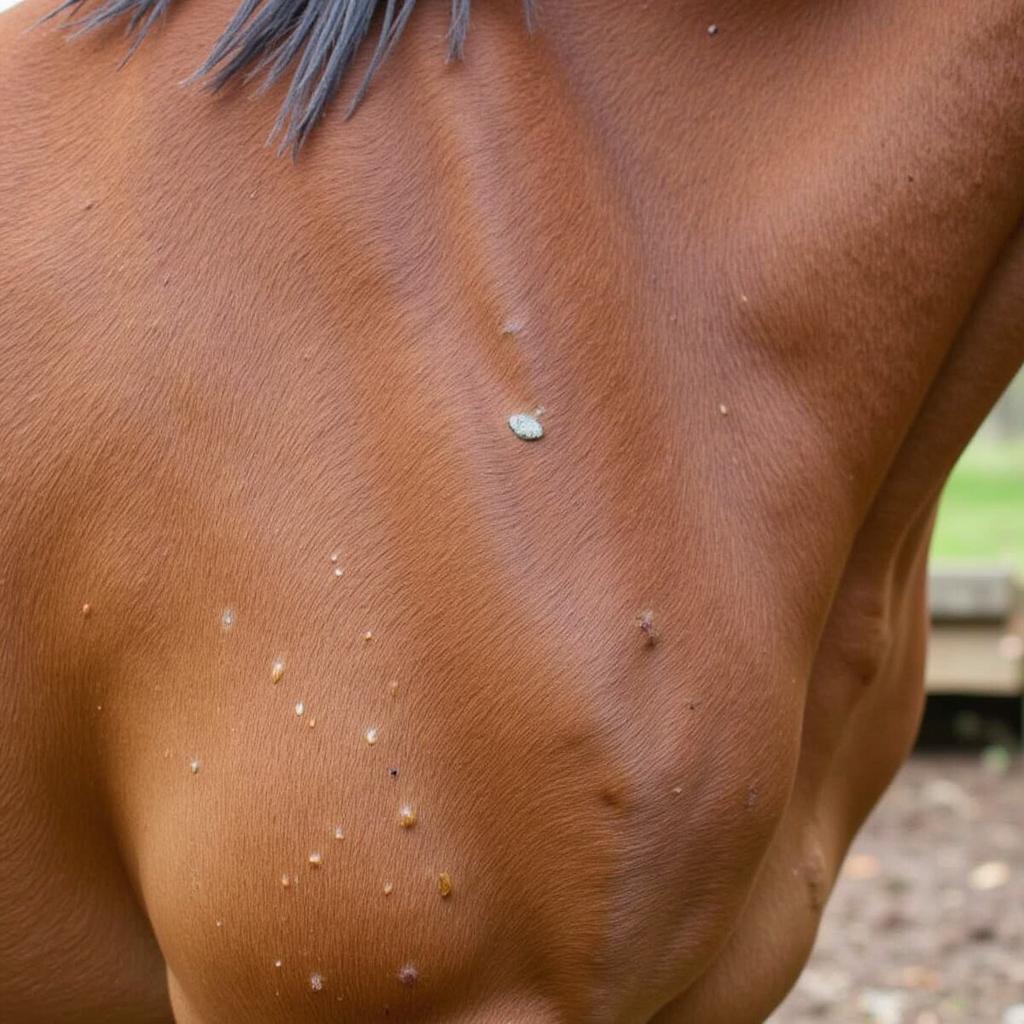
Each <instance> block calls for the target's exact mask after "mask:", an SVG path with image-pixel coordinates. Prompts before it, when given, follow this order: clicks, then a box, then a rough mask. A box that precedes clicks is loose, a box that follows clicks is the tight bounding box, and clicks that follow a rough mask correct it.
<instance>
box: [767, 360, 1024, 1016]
mask: <svg viewBox="0 0 1024 1024" xmlns="http://www.w3.org/2000/svg"><path fill="white" fill-rule="evenodd" d="M1022 581H1024V372H1022V373H1021V374H1019V375H1018V377H1017V380H1016V381H1015V382H1014V384H1013V385H1012V386H1011V388H1010V390H1009V391H1008V392H1007V394H1006V396H1005V397H1004V398H1003V400H1002V401H1001V402H1000V404H999V406H998V407H997V408H996V409H995V410H994V411H993V413H992V415H991V416H990V417H989V419H988V422H987V423H986V424H985V426H984V428H983V429H982V430H981V432H980V433H979V434H978V436H977V437H976V438H975V440H974V441H973V442H972V444H971V446H970V447H969V448H968V449H967V451H966V452H965V453H964V455H963V457H962V458H961V460H960V462H959V464H958V465H957V468H956V470H955V471H954V472H953V475H952V477H951V478H950V481H949V485H948V487H947V488H946V492H945V495H944V497H943V500H942V505H941V507H940V510H939V517H938V521H937V523H936V528H935V538H934V541H933V543H932V563H931V587H930V589H931V597H930V603H931V614H932V630H931V639H930V642H929V650H928V670H927V676H928V692H929V697H928V706H927V710H926V713H925V719H924V723H923V725H922V728H921V735H920V737H919V739H918V744H917V748H916V750H915V752H914V755H913V756H912V757H911V759H910V761H909V763H908V764H907V765H906V766H905V767H904V769H903V770H902V771H901V772H900V774H899V775H898V776H897V778H896V781H895V782H894V783H893V785H892V787H891V788H890V789H889V791H888V793H887V794H886V795H885V796H884V797H883V799H882V802H881V803H880V804H879V806H878V807H877V808H876V809H875V811H874V813H873V814H872V816H871V818H870V819H869V820H868V823H867V825H866V826H865V828H864V830H863V831H862V832H861V833H860V835H859V836H858V838H857V840H856V841H855V843H854V845H853V849H852V850H851V852H850V855H849V857H847V859H846V863H845V865H844V867H843V872H842V875H841V877H840V879H839V882H838V884H837V886H836V889H835V892H834V893H833V896H832V899H831V901H830V902H829V904H828V907H827V909H826V911H825V917H824V921H823V923H822V927H821V932H820V934H819V938H818V944H817V946H816V947H815V952H814V955H813V957H812V959H811V962H810V963H809V964H808V965H807V968H806V970H805V971H804V973H803V975H802V976H801V978H800V981H799V982H798V983H797V985H796V987H795V988H794V990H793V992H792V993H791V994H790V997H789V998H788V999H787V1000H786V1002H785V1003H784V1004H783V1006H782V1007H781V1008H780V1009H779V1010H778V1011H777V1012H776V1013H775V1014H774V1015H773V1017H772V1019H771V1024H807V1022H815V1021H823V1022H829V1024H840V1022H841V1024H851V1022H874V1024H954V1022H963V1024H1024V762H1022V758H1021V753H1020V751H1021V727H1022V720H1024V599H1022V596H1021V593H1022V592H1021V586H1022Z"/></svg>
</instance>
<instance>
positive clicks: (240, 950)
mask: <svg viewBox="0 0 1024 1024" xmlns="http://www.w3.org/2000/svg"><path fill="white" fill-rule="evenodd" d="M453 585H454V584H453ZM618 603H619V604H621V611H620V614H619V616H618V618H617V621H616V622H614V623H613V624H612V628H610V629H609V630H608V633H609V640H608V642H607V644H606V645H605V646H604V649H603V650H601V651H600V652H598V653H599V657H597V658H595V656H594V653H593V652H592V651H590V650H588V649H587V647H586V646H585V645H583V644H582V643H577V642H575V641H573V640H572V639H571V636H572V634H571V632H568V633H565V634H561V633H559V634H558V635H559V639H558V642H557V645H556V649H555V650H554V651H553V650H551V649H549V648H548V647H547V645H546V644H544V645H542V646H541V648H540V649H539V650H528V649H526V648H520V647H519V646H518V644H516V646H515V647H514V648H512V652H511V653H509V651H505V652H501V651H497V652H495V651H494V650H493V649H492V650H488V651H484V652H481V653H479V654H477V655H473V654H471V653H470V648H467V646H466V645H465V644H464V642H463V640H462V636H463V634H461V633H460V632H459V631H458V630H454V629H451V628H449V629H444V630H441V631H440V633H439V635H444V636H449V637H452V638H453V639H452V640H451V645H452V646H451V648H450V652H449V654H448V655H447V657H446V656H445V655H444V654H443V653H442V652H441V651H439V649H438V648H437V645H436V642H435V641H431V650H432V651H434V653H435V661H434V663H435V665H439V666H444V665H445V663H446V661H450V667H449V668H448V669H447V670H446V669H445V668H443V667H437V668H433V669H430V668H426V667H425V664H426V663H425V661H418V662H414V663H409V664H404V663H403V662H402V661H401V660H400V661H399V662H397V663H393V664H391V663H389V665H388V667H387V670H386V671H384V670H377V671H373V672H371V673H366V672H364V671H359V672H353V673H351V674H349V673H346V672H339V670H338V667H337V665H336V664H328V663H320V662H316V661H313V662H310V663H308V664H303V663H302V650H303V647H304V646H305V645H304V644H303V643H301V642H299V643H296V642H294V641H293V642H291V643H290V651H291V654H290V657H289V670H288V674H287V676H286V677H285V678H284V679H282V680H281V681H280V682H279V683H276V684H275V683H274V682H273V681H272V680H271V679H268V678H267V673H266V664H267V660H266V657H265V656H263V654H262V653H260V652H257V651H255V650H253V649H251V645H249V644H248V642H245V643H241V642H240V643H239V646H238V649H237V652H231V653H230V654H229V655H227V656H226V657H228V658H229V659H231V660H234V659H235V658H237V659H238V660H239V661H240V662H243V663H245V664H243V665H242V666H241V668H242V670H241V671H240V672H239V675H240V677H244V678H246V679H250V678H251V679H252V680H255V682H254V683H253V684H252V687H251V688H249V689H247V690H246V691H245V692H244V693H240V694H238V695H237V696H232V695H231V694H230V693H228V692H226V691H225V690H224V687H223V684H222V685H221V692H220V694H219V698H218V699H219V700H220V701H221V702H222V703H223V702H225V701H226V702H227V705H228V706H227V707H226V708H225V709H224V711H226V712H227V713H226V715H224V714H223V712H222V719H221V720H222V721H224V722H227V721H233V720H234V714H233V712H231V710H230V707H231V706H232V705H233V704H234V703H235V701H236V700H237V701H239V702H242V701H244V705H243V704H241V703H240V704H239V705H238V706H239V707H242V706H244V707H245V709H246V714H247V716H248V721H250V722H251V723H252V724H251V726H250V727H249V728H247V729H244V730H239V731H238V732H237V733H235V734H234V735H232V734H231V733H230V732H228V734H227V735H225V734H224V733H223V731H222V727H220V726H218V725H217V724H216V723H215V722H214V721H211V723H210V727H209V728H208V729H205V730H203V735H200V736H198V737H197V738H196V740H195V742H196V743H198V744H199V746H200V747H202V746H204V745H208V746H210V747H211V748H214V747H215V748H216V757H213V756H207V757H206V758H205V760H206V764H205V766H204V770H203V773H202V776H201V777H200V781H201V787H195V786H193V787H192V788H189V787H188V785H186V783H187V782H189V781H193V780H190V779H188V778H187V775H186V776H183V775H182V774H181V773H180V771H178V772H177V773H175V771H173V769H172V768H171V767H168V771H167V773H166V774H165V775H164V776H163V777H160V778H158V779H155V780H153V783H152V785H151V786H149V787H140V791H139V792H138V793H136V794H135V795H134V796H133V797H132V799H133V800H134V801H140V807H144V808H145V822H146V827H145V830H144V831H143V832H142V833H141V834H140V835H139V836H138V837H137V838H136V839H135V842H136V843H137V844H138V850H137V856H138V860H139V865H140V888H141V891H142V892H143V894H144V897H145V900H146V904H147V906H148V907H149V909H150V913H151V916H152V920H153V923H154V927H155V930H156V933H157V936H158V938H159V939H160V941H161V946H162V948H163V950H164V952H165V955H166V956H167V959H168V964H169V970H170V971H171V974H172V976H173V978H174V991H175V992H176V993H177V995H176V997H175V998H176V1004H177V1003H180V1004H181V1005H182V1007H184V1009H182V1010H181V1013H182V1015H183V1019H186V1020H187V1019H195V1020H197V1021H198V1020H202V1021H206V1020H216V1019H223V1014H224V1013H225V1012H227V1010H228V1009H229V1008H230V1009H232V1010H233V1012H237V1013H242V1014H245V1015H247V1016H245V1019H252V1020H254V1021H256V1020H261V1019H267V1020H273V1019H278V1017H277V1016H276V1014H278V1012H279V1010H280V1011H282V1012H283V1013H284V1014H285V1015H288V1014H291V1015H292V1019H295V1018H300V1017H301V1016H302V1015H305V1014H309V1015H315V1014H316V1013H318V1012H319V1010H318V1008H319V1007H321V1006H322V1005H326V1004H328V1003H329V1004H330V1005H331V1007H332V1010H331V1012H332V1013H335V1014H340V1016H339V1017H338V1018H337V1019H351V1020H360V1021H362V1020H369V1019H376V1015H379V1014H380V1013H381V1012H382V1009H383V1008H384V1007H388V1008H389V1010H390V1013H391V1014H392V1015H395V1014H397V1015H398V1016H399V1018H400V1019H423V1020H434V1019H437V1020H452V1019H460V1017H459V1014H460V1013H463V1012H464V1010H465V1007H466V1005H467V1003H468V1002H473V1001H475V1000H478V1001H479V1002H480V1004H481V1006H483V1005H487V1004H489V1003H494V1004H495V1005H500V1003H501V1001H502V1000H503V999H504V998H505V995H503V993H504V994H507V993H509V992H517V991H518V992H523V991H530V990H536V991H543V992H549V993H550V1001H549V1006H548V1009H547V1010H546V1011H545V1012H546V1013H549V1014H550V1016H549V1018H537V1019H552V1020H555V1019H564V1020H581V1021H582V1020H590V1019H594V1020H597V1019H601V1016H602V1013H603V1012H604V1011H602V1009H601V1008H602V1007H605V1008H614V1007H618V1008H619V1010H618V1011H617V1012H621V1013H623V1014H632V1013H634V1012H635V1007H637V1006H639V1007H646V1008H647V1009H648V1010H650V1011H651V1012H653V1010H654V1009H656V1007H657V1005H658V1004H659V1002H663V1001H665V999H667V998H668V997H669V996H670V995H671V994H672V993H673V992H674V991H677V990H678V988H679V987H680V986H681V985H682V984H684V983H685V981H686V979H687V977H688V976H693V975H694V974H695V973H696V972H698V971H699V969H700V968H701V966H702V964H703V962H704V961H705V960H706V958H707V956H708V950H709V949H711V948H713V947H714V946H716V945H717V944H719V943H720V942H721V941H722V939H723V938H724V935H725V934H726V933H727V931H728V928H729V925H730V922H731V921H732V920H733V919H734V918H735V916H736V914H738V912H739V909H740V907H741V905H742V902H743V894H744V892H745V891H746V889H747V887H749V885H750V883H751V882H752V880H753V877H754V874H755V872H756V869H757V865H758V863H759V860H760V857H761V855H762V853H763V851H764V849H765V848H766V847H767V844H768V842H769V840H770V837H771V834H772V830H773V828H774V825H775V822H776V821H777V820H778V817H779V815H780V814H781V813H782V807H783V805H784V803H785V797H786V787H787V785H788V779H787V775H786V771H787V770H786V768H785V765H786V764H787V763H790V764H792V762H793V758H794V757H795V747H794V743H793V735H792V734H793V730H792V728H787V724H786V723H787V722H791V721H792V713H791V709H792V708H793V707H794V703H793V702H794V696H793V694H792V692H791V678H792V677H791V675H787V674H786V673H783V672H780V671H778V669H773V668H771V667H766V665H765V664H763V650H762V644H761V641H760V640H758V641H757V642H754V643H752V642H744V641H741V640H739V639H738V638H737V640H736V642H735V643H734V644H733V645H732V646H731V647H730V649H729V650H728V651H725V652H722V653H721V654H720V655H719V656H718V658H717V660H716V659H715V658H712V657H711V656H709V654H708V653H707V652H703V651H695V649H694V647H693V644H692V642H691V641H690V640H689V639H688V633H687V631H686V630H685V629H683V628H681V625H680V623H681V613H680V609H679V608H678V607H673V606H671V605H669V606H665V607H664V610H663V611H662V612H660V613H659V616H658V622H659V631H660V634H659V641H658V643H657V644H656V645H649V644H648V643H647V642H646V636H645V633H644V631H643V630H642V629H640V628H638V626H637V621H636V612H635V605H632V607H631V604H632V602H630V603H627V602H626V601H621V602H618ZM237 604H238V607H239V617H240V620H241V619H242V617H243V616H242V610H243V609H244V608H245V607H246V605H247V602H246V601H245V600H242V599H239V600H238V601H237ZM244 618H245V620H246V621H252V620H258V619H259V614H258V613H255V612H250V613H247V614H246V615H245V616H244ZM734 628H735V627H733V626H730V627H729V628H728V629H727V630H726V631H725V632H724V633H722V634H721V635H723V636H728V635H729V633H730V632H733V631H734ZM257 629H258V627H257ZM509 634H510V635H518V636H525V635H534V636H536V635H537V630H536V628H535V624H534V623H529V622H528V623H524V624H522V626H521V627H520V628H518V629H517V630H514V631H513V630H510V631H509ZM431 635H438V633H437V632H436V631H434V630H431ZM418 637H419V627H418V626H417V625H416V624H415V622H412V623H411V624H410V625H409V626H408V628H407V630H406V631H405V633H404V635H402V636H401V644H400V649H401V650H408V649H415V648H416V646H417V644H418V643H419V642H420V640H419V638H418ZM566 637H570V639H566ZM218 642H220V641H219V640H218ZM381 643H382V644H388V643H397V640H396V636H395V634H394V632H393V631H392V630H391V629H389V630H387V631H386V632H384V631H382V633H381ZM200 660H201V659H200ZM250 662H251V664H249V663H250ZM245 665H248V666H249V667H248V668H246V667H245ZM414 665H415V668H414ZM250 668H251V671H249V669H250ZM392 673H394V674H397V675H398V676H400V677H402V678H404V679H407V680H409V682H408V684H407V685H406V686H403V687H401V688H400V690H399V691H398V694H396V695H391V694H390V692H389V691H388V688H387V683H388V681H389V678H390V676H391V675H392ZM318 676H329V678H330V685H329V686H324V687H322V688H321V690H322V692H320V693H316V694H314V693H312V692H311V693H310V696H309V701H310V703H311V704H312V703H313V702H314V701H315V703H316V706H317V709H318V715H319V718H320V724H319V727H318V729H317V732H316V734H315V735H311V734H309V733H308V732H307V731H305V730H302V729H299V730H295V729H294V728H292V724H293V723H294V717H292V719H291V722H289V713H290V712H289V708H290V703H289V701H290V698H291V696H292V695H291V694H290V693H283V694H282V693H280V689H281V688H282V687H285V688H287V687H288V685H289V684H291V685H292V686H296V687H297V686H299V685H302V686H303V688H304V689H310V687H311V684H310V683H308V682H306V680H309V679H315V678H317V677H318ZM300 679H301V680H302V682H301V684H300V682H299V680H300ZM195 684H196V692H198V693H210V694H212V693H215V692H216V691H217V684H216V683H215V682H214V680H213V679H198V680H195ZM372 688H375V689H376V690H379V691H380V694H379V696H381V697H382V698H385V697H386V703H384V702H382V703H380V704H379V707H380V709H381V711H380V715H379V716H378V717H377V720H378V721H379V722H380V723H381V724H380V727H379V739H378V741H377V742H376V743H375V744H373V745H369V744H367V743H366V742H365V738H364V737H363V726H362V721H363V720H364V713H363V708H364V707H365V705H366V703H367V699H368V697H369V694H370V691H371V689H372ZM627 688H628V692H626V691H627ZM442 694H445V695H449V696H446V697H445V698H444V699H443V700H441V701H440V704H439V697H440V695H442ZM438 707H441V708H443V709H444V714H438V713H437V709H438ZM740 709H757V713H756V715H755V716H754V717H752V718H751V717H746V716H744V715H742V714H741V713H740ZM195 717H196V720H198V721H203V720H204V718H205V715H204V714H203V712H202V709H201V708H197V709H196V716H195ZM390 765H398V766H400V773H399V775H398V777H397V778H395V777H393V776H392V775H391V774H390V772H389V771H388V770H387V769H388V766H390ZM753 792H756V793H757V799H756V800H752V799H751V793H753ZM339 819H341V820H344V822H345V827H344V840H343V842H338V841H335V840H334V837H335V835H336V830H337V828H338V826H337V824H336V822H337V821H338V820H339ZM310 851H313V852H312V853H311V852H310ZM217 920H222V921H223V926H222V927H219V928H218V927H217V925H216V921H217ZM278 961H280V962H281V966H280V967H278V966H276V964H277V962H278ZM409 965H412V966H413V967H414V968H415V970H416V972H417V975H416V981H415V984H410V983H409V980H408V971H407V970H406V968H407V967H408V966H409ZM403 971H405V974H404V975H403ZM312 973H316V974H318V975H319V976H320V978H321V980H322V987H321V988H319V989H314V988H313V987H311V986H310V984H309V978H310V977H311V975H312ZM467 993H471V994H472V998H470V999H468V1000H467ZM339 997H340V1002H339V1001H338V1000H339ZM316 1000H321V1002H319V1003H318V1002H316ZM511 1005H512V1004H510V1006H511ZM608 1012H611V1010H608ZM190 1015H191V1016H190ZM467 1019H469V1018H467ZM480 1019H481V1020H483V1019H488V1018H486V1017H484V1016H481V1017H480ZM493 1019H496V1020H497V1019H499V1018H497V1017H495V1018H493ZM512 1019H524V1020H525V1019H526V1018H525V1017H522V1018H512Z"/></svg>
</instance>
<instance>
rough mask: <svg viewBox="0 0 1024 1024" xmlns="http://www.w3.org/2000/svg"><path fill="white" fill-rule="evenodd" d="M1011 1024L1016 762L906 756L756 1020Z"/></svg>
mask: <svg viewBox="0 0 1024 1024" xmlns="http://www.w3.org/2000/svg"><path fill="white" fill-rule="evenodd" d="M806 1022H811V1024H816V1022H827V1024H856V1022H876V1024H959V1022H963V1024H1024V762H1022V760H1021V759H1020V758H1019V757H1018V758H1016V759H1015V760H1011V759H1010V758H1009V756H1008V755H1007V754H1006V753H1005V751H1004V750H1002V749H999V748H997V749H995V750H994V751H989V752H988V754H987V755H986V756H983V757H977V756H965V755H957V754H942V755H937V754H918V755H915V756H914V757H913V758H912V759H911V761H910V762H909V763H908V764H907V765H906V767H905V768H904V769H903V771H902V772H901V773H900V775H899V776H898V778H897V779H896V781H895V782H894V783H893V785H892V788H891V789H890V790H889V791H888V793H886V795H885V797H884V798H883V800H882V802H881V804H880V805H879V806H878V807H877V808H876V810H875V813H874V814H873V815H872V817H871V819H870V820H869V821H868V823H867V825H866V826H865V828H864V830H863V831H862V832H861V834H860V836H859V837H858V838H857V841H856V842H855V843H854V846H853V849H852V850H851V852H850V855H849V856H848V857H847V859H846V864H845V865H844V868H843V872H842V876H841V878H840V880H839V882H838V884H837V886H836V889H835V892H834V893H833V896H832V899H831V901H830V903H829V905H828V910H827V912H826V914H825V919H824V922H823V924H822V928H821V932H820V934H819V937H818V944H817V946H816V948H815V952H814V956H813V957H812V959H811V961H810V963H809V964H808V965H807V968H806V970H805V971H804V973H803V976H802V977H801V979H800V981H799V982H798V983H797V985H796V987H795V988H794V990H793V992H792V993H791V994H790V997H789V998H788V999H787V1000H786V1002H785V1003H784V1004H783V1006H782V1007H781V1008H780V1009H779V1010H778V1011H777V1012H776V1013H775V1015H774V1016H773V1017H772V1018H771V1022H770V1024H806Z"/></svg>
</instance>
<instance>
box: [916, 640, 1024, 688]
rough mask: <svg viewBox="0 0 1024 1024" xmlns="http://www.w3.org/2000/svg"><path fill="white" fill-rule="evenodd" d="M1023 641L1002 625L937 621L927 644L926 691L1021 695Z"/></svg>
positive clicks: (1023, 671) (1023, 663)
mask: <svg viewBox="0 0 1024 1024" xmlns="http://www.w3.org/2000/svg"><path fill="white" fill-rule="evenodd" d="M1022 647H1024V642H1022V641H1021V639H1020V637H1017V636H1015V635H1013V634H1008V633H1007V632H1006V630H1005V628H999V627H993V626H965V625H947V624H942V623H939V624H936V625H933V626H932V631H931V637H930V639H929V643H928V661H927V667H926V669H925V680H926V685H927V688H928V692H929V693H973V694H984V695H988V696H1008V697H1009V696H1018V695H1021V694H1024V652H1022V650H1021V648H1022Z"/></svg>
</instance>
